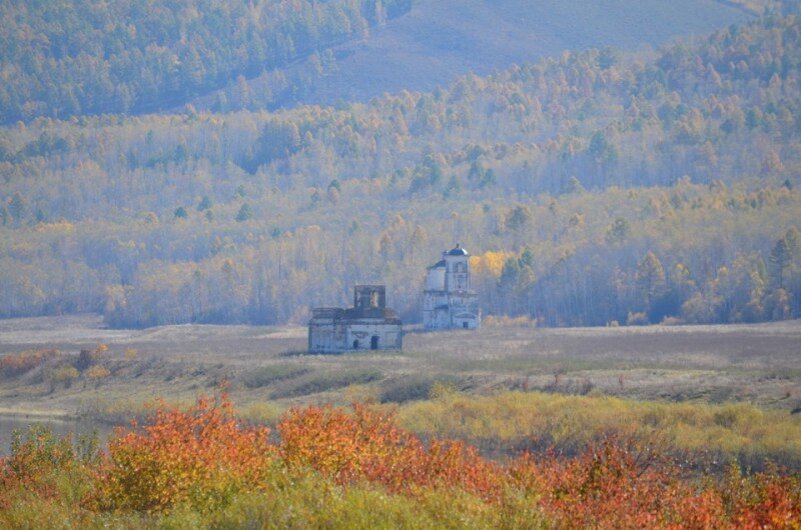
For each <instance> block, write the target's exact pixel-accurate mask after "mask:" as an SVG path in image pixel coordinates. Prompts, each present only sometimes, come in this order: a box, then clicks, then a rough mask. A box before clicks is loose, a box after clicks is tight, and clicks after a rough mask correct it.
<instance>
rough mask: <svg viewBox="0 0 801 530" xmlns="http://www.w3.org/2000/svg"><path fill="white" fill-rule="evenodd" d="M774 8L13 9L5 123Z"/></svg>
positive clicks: (313, 87)
mask: <svg viewBox="0 0 801 530" xmlns="http://www.w3.org/2000/svg"><path fill="white" fill-rule="evenodd" d="M744 1H747V2H748V4H747V5H746V4H744ZM773 2H774V0H742V1H738V2H733V1H729V0H727V1H725V2H724V1H715V0H676V1H673V2H667V1H664V0H643V1H640V2H633V1H631V0H608V1H604V2H580V1H578V0H564V1H556V0H547V1H543V2H524V1H522V0H499V1H493V2H489V1H482V0H466V1H458V2H457V1H454V0H442V1H434V0H419V1H414V2H412V0H383V1H380V0H328V1H325V2H314V1H311V0H297V1H295V2H290V1H287V0H259V1H257V2H245V1H244V0H231V1H229V2H224V3H217V2H213V1H210V0H175V1H165V0H154V1H152V2H148V3H147V4H146V5H142V4H140V3H137V2H133V1H131V0H120V1H118V2H111V3H104V4H103V3H93V2H90V1H88V0H53V1H51V2H6V3H0V19H2V20H3V21H4V23H3V25H2V26H0V123H13V122H15V121H17V120H25V121H29V120H31V119H34V118H36V117H40V116H48V117H55V118H61V119H63V118H68V117H72V116H82V115H97V114H106V113H113V114H143V113H153V112H164V111H168V110H169V109H176V108H182V107H183V106H184V105H186V104H187V103H190V102H191V103H194V104H195V106H197V107H198V108H201V109H211V110H214V111H230V110H238V109H243V108H244V109H250V110H256V109H263V108H268V109H275V108H277V107H286V106H291V105H294V104H298V103H300V104H307V103H335V102H339V101H343V100H344V101H348V100H365V99H369V98H370V97H373V96H376V95H380V94H382V93H384V92H391V93H395V92H398V91H400V90H403V89H410V90H431V89H433V88H434V87H435V86H441V85H445V84H448V83H449V82H451V81H453V80H454V79H455V78H456V77H458V76H459V75H462V74H465V73H468V72H475V73H478V74H479V75H483V74H488V73H491V72H492V71H494V70H501V69H505V68H507V67H509V66H510V65H512V64H523V63H530V62H533V61H536V60H538V59H540V58H542V57H546V56H554V55H558V54H559V53H560V52H561V51H562V50H565V49H569V50H581V49H587V48H593V47H597V48H605V47H614V48H619V49H624V50H625V49H632V48H637V47H640V46H642V45H656V44H661V43H664V42H665V41H668V40H670V39H673V38H676V37H679V36H686V35H692V34H704V33H708V32H709V31H712V30H714V29H719V28H721V27H725V26H728V25H730V24H733V23H739V22H743V21H745V20H746V19H748V18H750V17H753V16H755V14H757V13H759V12H760V11H761V10H762V9H763V8H764V6H766V5H773Z"/></svg>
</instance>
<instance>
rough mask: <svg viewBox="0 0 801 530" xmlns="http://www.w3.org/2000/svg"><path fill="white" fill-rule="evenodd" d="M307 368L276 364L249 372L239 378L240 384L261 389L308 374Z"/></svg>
mask: <svg viewBox="0 0 801 530" xmlns="http://www.w3.org/2000/svg"><path fill="white" fill-rule="evenodd" d="M309 371H310V370H309V368H306V367H304V366H296V365H292V364H276V365H273V366H264V367H261V368H256V369H254V370H249V371H248V372H247V373H245V374H243V375H242V376H241V377H240V380H241V381H242V384H244V385H245V386H246V387H248V388H261V387H263V386H268V385H271V384H273V383H276V382H278V381H283V380H286V379H292V378H295V377H299V376H301V375H304V374H307V373H309Z"/></svg>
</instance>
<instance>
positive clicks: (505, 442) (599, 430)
mask: <svg viewBox="0 0 801 530" xmlns="http://www.w3.org/2000/svg"><path fill="white" fill-rule="evenodd" d="M398 422H399V423H400V424H401V425H402V426H404V427H405V428H407V429H410V430H412V431H414V432H417V433H420V434H436V435H438V436H448V437H454V438H459V439H463V440H470V441H472V442H474V443H476V444H478V445H479V446H484V447H490V448H491V447H498V446H499V445H501V446H503V447H505V448H507V449H515V448H516V449H523V448H528V449H531V448H542V447H557V448H560V449H562V450H566V451H569V452H576V451H580V450H581V449H582V448H583V447H586V446H587V445H588V444H590V443H591V442H592V441H593V440H595V439H597V438H598V437H599V435H603V434H608V433H618V434H624V435H626V436H632V437H635V438H637V439H639V440H642V441H646V442H648V443H656V444H659V445H660V446H662V447H664V448H665V449H666V450H668V451H670V452H672V453H674V454H677V455H682V456H686V457H687V458H689V459H691V460H692V461H694V462H695V463H697V464H699V465H707V464H715V463H727V462H729V461H732V460H737V461H739V462H740V463H741V464H742V465H744V466H745V467H749V468H752V469H761V468H763V467H764V464H765V462H766V461H767V460H769V461H772V462H775V463H778V464H780V465H782V466H786V467H789V468H793V469H801V417H799V416H797V415H791V414H788V413H786V412H781V411H772V410H763V409H759V408H757V407H754V406H751V405H747V404H725V405H706V404H691V403H664V402H651V401H631V400H625V399H620V398H614V397H596V396H568V395H560V394H549V393H542V392H519V391H512V392H503V393H500V394H497V395H494V396H467V395H462V394H458V393H454V392H451V393H444V394H442V395H440V396H439V397H438V398H437V399H432V400H427V401H420V402H415V403H409V404H406V405H403V406H401V407H400V408H399V410H398Z"/></svg>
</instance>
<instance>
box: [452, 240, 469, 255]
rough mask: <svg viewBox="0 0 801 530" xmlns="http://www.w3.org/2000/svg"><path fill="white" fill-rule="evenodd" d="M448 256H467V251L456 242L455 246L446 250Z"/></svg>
mask: <svg viewBox="0 0 801 530" xmlns="http://www.w3.org/2000/svg"><path fill="white" fill-rule="evenodd" d="M448 255H449V256H467V251H466V250H465V249H463V248H462V247H461V246H459V244H458V243H457V244H456V247H454V248H452V249H451V250H450V251H448Z"/></svg>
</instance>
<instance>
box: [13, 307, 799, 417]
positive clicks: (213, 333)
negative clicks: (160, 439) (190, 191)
mask: <svg viewBox="0 0 801 530" xmlns="http://www.w3.org/2000/svg"><path fill="white" fill-rule="evenodd" d="M99 344H105V345H107V346H108V351H106V352H104V353H103V354H102V361H99V362H100V363H101V364H102V365H103V366H105V367H106V368H107V369H108V372H109V373H108V374H107V375H104V376H103V377H94V378H87V377H86V374H85V373H79V374H77V375H76V377H74V378H73V380H69V378H64V379H63V380H61V381H52V376H49V375H48V373H47V372H48V370H49V371H51V372H52V367H50V366H48V363H49V364H51V365H55V364H59V363H63V362H65V361H64V359H69V358H71V357H75V358H77V357H78V356H79V352H80V351H81V350H94V349H95V348H97V346H98V345H99ZM305 348H306V329H305V328H301V327H296V328H292V327H258V326H208V325H204V326H199V325H179V326H164V327H157V328H149V329H144V330H110V329H105V328H104V327H103V326H102V322H101V320H100V318H99V317H97V316H94V315H82V316H70V317H45V318H31V319H10V320H2V321H0V355H11V354H15V355H18V354H20V353H21V352H26V351H35V350H49V349H53V350H57V351H58V352H59V353H60V356H59V358H58V359H53V360H50V361H48V363H43V364H42V366H39V367H37V368H35V369H33V370H30V371H29V372H27V373H24V374H21V375H20V376H18V377H8V376H5V377H2V380H0V410H2V411H3V412H5V413H14V414H26V413H38V414H42V415H53V416H58V415H62V416H63V415H71V414H75V413H76V411H78V410H84V411H86V410H89V409H90V408H92V407H97V406H102V407H107V408H109V409H113V408H120V409H121V410H125V409H126V406H125V404H128V405H132V404H135V403H139V402H142V401H146V400H152V399H153V398H155V397H159V396H160V397H163V398H165V399H167V400H184V399H186V400H193V399H194V397H195V396H196V395H197V394H198V393H203V392H208V391H211V390H213V389H214V388H215V387H217V386H218V385H219V384H220V383H221V382H222V381H228V382H229V383H230V389H231V393H232V396H233V398H234V400H235V401H236V402H237V403H238V404H239V406H240V407H243V406H244V407H247V406H249V405H251V404H263V403H266V402H269V403H271V404H273V405H274V406H276V407H278V408H286V407H288V406H291V405H298V404H307V403H318V404H319V403H329V402H330V403H335V404H342V403H348V402H349V401H351V400H354V399H368V400H377V401H380V402H398V403H400V402H407V401H412V400H417V399H425V398H427V397H428V396H429V392H430V390H431V387H432V385H433V384H434V383H436V382H440V383H445V384H447V385H449V386H451V387H453V388H454V389H456V390H458V391H460V392H462V393H465V394H471V395H488V394H493V393H497V392H498V391H502V390H528V391H532V390H539V391H545V392H554V393H560V394H579V395H590V396H618V397H623V398H630V399H638V400H656V401H668V402H687V401H689V402H693V403H712V404H714V403H724V402H739V403H748V404H754V405H757V406H759V407H762V408H768V409H776V410H781V411H785V412H787V413H788V414H789V413H790V412H791V411H793V410H794V409H796V408H798V407H799V406H801V358H800V357H801V322H799V321H788V322H777V323H767V324H755V325H730V326H672V327H671V326H644V327H619V328H570V329H558V328H556V329H538V328H534V327H530V326H492V327H490V326H485V327H484V328H482V329H481V330H479V331H478V332H468V331H451V332H440V333H423V332H419V331H415V330H412V331H410V332H407V333H406V335H405V337H404V349H403V351H401V352H372V353H364V352H360V353H348V354H343V355H308V354H305ZM95 375H98V374H95Z"/></svg>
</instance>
